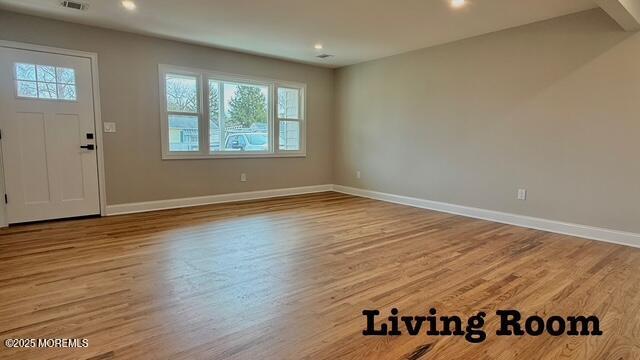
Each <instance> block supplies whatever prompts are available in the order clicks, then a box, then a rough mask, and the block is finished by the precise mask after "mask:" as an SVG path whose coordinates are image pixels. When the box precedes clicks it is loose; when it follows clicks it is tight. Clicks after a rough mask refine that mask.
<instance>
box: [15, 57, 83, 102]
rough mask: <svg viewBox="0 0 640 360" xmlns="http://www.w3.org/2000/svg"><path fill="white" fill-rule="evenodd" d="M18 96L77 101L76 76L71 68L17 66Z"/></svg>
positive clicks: (32, 65) (34, 65) (22, 64)
mask: <svg viewBox="0 0 640 360" xmlns="http://www.w3.org/2000/svg"><path fill="white" fill-rule="evenodd" d="M14 75H15V83H16V94H17V96H18V97H20V98H30V99H47V100H63V101H76V100H77V94H76V75H75V70H74V69H71V68H64V67H56V66H50V65H37V64H25V63H16V64H15V72H14Z"/></svg>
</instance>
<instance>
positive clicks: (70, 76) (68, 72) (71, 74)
mask: <svg viewBox="0 0 640 360" xmlns="http://www.w3.org/2000/svg"><path fill="white" fill-rule="evenodd" d="M56 72H57V82H58V84H75V83H76V72H75V71H74V70H73V69H69V68H56Z"/></svg>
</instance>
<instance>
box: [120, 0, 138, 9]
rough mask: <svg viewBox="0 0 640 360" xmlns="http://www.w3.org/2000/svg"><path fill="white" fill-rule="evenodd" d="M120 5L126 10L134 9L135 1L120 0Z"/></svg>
mask: <svg viewBox="0 0 640 360" xmlns="http://www.w3.org/2000/svg"><path fill="white" fill-rule="evenodd" d="M122 6H123V7H124V8H125V9H127V10H131V11H133V10H135V9H136V3H134V2H133V1H131V0H123V1H122Z"/></svg>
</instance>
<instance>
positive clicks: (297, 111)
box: [160, 65, 305, 159]
mask: <svg viewBox="0 0 640 360" xmlns="http://www.w3.org/2000/svg"><path fill="white" fill-rule="evenodd" d="M160 89H161V93H162V94H163V96H162V99H164V101H163V102H162V105H161V106H162V108H161V113H162V131H163V138H162V140H163V153H162V154H163V158H164V159H185V158H216V157H221V158H224V157H263V156H267V157H268V156H304V155H305V141H304V140H305V139H304V129H305V126H304V125H305V124H304V106H303V104H304V93H305V85H304V84H295V83H285V82H279V81H275V80H266V79H258V78H250V77H244V76H237V75H228V74H220V73H213V72H208V71H202V70H192V69H184V68H178V67H172V66H166V65H160ZM201 99H206V101H204V102H203V101H201ZM275 134H278V136H275Z"/></svg>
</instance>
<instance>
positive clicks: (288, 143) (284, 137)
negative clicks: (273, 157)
mask: <svg viewBox="0 0 640 360" xmlns="http://www.w3.org/2000/svg"><path fill="white" fill-rule="evenodd" d="M280 150H285V151H298V150H300V122H298V121H280Z"/></svg>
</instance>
